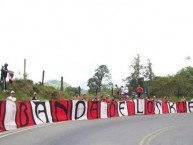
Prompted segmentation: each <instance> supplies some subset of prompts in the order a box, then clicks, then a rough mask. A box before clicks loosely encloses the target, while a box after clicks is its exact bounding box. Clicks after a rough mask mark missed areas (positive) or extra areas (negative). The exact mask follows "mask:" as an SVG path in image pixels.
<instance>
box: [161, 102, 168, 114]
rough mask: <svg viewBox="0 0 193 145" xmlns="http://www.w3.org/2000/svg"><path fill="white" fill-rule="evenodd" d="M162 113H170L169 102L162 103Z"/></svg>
mask: <svg viewBox="0 0 193 145" xmlns="http://www.w3.org/2000/svg"><path fill="white" fill-rule="evenodd" d="M162 111H163V114H167V113H169V109H168V103H167V102H162Z"/></svg>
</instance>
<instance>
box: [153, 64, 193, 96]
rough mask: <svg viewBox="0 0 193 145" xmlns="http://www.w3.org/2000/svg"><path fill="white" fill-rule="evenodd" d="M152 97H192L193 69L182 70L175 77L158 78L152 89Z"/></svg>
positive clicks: (154, 81)
mask: <svg viewBox="0 0 193 145" xmlns="http://www.w3.org/2000/svg"><path fill="white" fill-rule="evenodd" d="M150 95H156V96H159V97H163V96H178V97H181V96H192V95H193V68H192V67H187V68H183V69H181V70H180V71H179V72H177V74H176V75H174V76H166V77H156V78H155V79H154V80H153V81H152V85H151V87H150Z"/></svg>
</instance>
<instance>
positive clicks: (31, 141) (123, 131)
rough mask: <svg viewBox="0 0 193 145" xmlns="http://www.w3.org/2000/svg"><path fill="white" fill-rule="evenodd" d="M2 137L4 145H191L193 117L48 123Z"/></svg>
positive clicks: (138, 117) (168, 115)
mask: <svg viewBox="0 0 193 145" xmlns="http://www.w3.org/2000/svg"><path fill="white" fill-rule="evenodd" d="M24 129H25V130H24V131H23V129H19V130H17V132H15V131H6V132H4V133H1V134H0V145H191V144H193V114H167V115H150V116H145V115H138V116H137V115H136V116H126V117H120V118H111V119H98V120H89V121H69V122H63V123H53V124H44V125H41V126H36V127H32V128H24Z"/></svg>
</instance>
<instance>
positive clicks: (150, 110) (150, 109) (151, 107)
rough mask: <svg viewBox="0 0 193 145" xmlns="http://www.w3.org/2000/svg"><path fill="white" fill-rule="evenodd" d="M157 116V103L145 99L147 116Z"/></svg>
mask: <svg viewBox="0 0 193 145" xmlns="http://www.w3.org/2000/svg"><path fill="white" fill-rule="evenodd" d="M152 114H155V102H154V101H150V100H147V99H145V115H152Z"/></svg>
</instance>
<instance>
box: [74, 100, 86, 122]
mask: <svg viewBox="0 0 193 145" xmlns="http://www.w3.org/2000/svg"><path fill="white" fill-rule="evenodd" d="M87 108H88V105H87V101H79V100H73V101H72V120H87Z"/></svg>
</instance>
